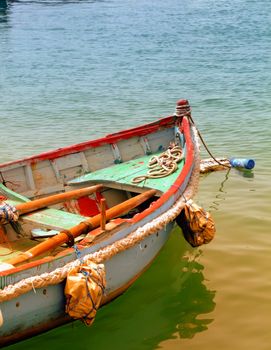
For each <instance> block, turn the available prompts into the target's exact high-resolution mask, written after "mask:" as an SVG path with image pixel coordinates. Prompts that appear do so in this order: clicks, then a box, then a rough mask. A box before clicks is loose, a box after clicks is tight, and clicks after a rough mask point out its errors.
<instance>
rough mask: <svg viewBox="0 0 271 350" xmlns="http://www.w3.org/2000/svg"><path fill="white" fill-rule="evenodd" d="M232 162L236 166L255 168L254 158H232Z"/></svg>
mask: <svg viewBox="0 0 271 350" xmlns="http://www.w3.org/2000/svg"><path fill="white" fill-rule="evenodd" d="M230 164H231V166H232V167H234V168H245V169H249V170H250V169H253V168H254V166H255V161H254V160H253V159H246V158H231V159H230Z"/></svg>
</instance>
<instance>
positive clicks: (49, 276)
mask: <svg viewBox="0 0 271 350" xmlns="http://www.w3.org/2000/svg"><path fill="white" fill-rule="evenodd" d="M192 133H193V135H194V139H195V143H196V146H195V166H194V168H193V171H192V175H191V179H190V182H189V184H188V186H187V188H186V190H185V191H184V194H183V196H181V197H180V198H179V199H178V200H177V201H176V202H175V203H174V204H173V205H172V207H171V208H169V209H168V210H166V211H165V212H164V213H162V214H161V215H159V216H158V217H156V218H155V219H153V220H152V221H150V222H148V223H146V224H144V225H143V226H141V227H138V228H137V229H136V230H135V231H133V232H131V233H130V234H128V236H126V237H124V238H122V239H120V240H118V241H116V242H114V243H112V244H110V245H108V246H106V247H103V248H101V249H100V250H98V251H96V252H94V253H90V254H87V255H85V256H83V257H82V258H81V259H76V260H73V261H71V262H69V263H67V264H66V265H65V266H63V267H59V268H56V269H55V270H53V271H50V272H44V273H42V274H40V275H36V276H31V277H28V278H24V279H22V280H20V281H18V282H17V283H14V284H10V285H7V286H5V287H4V288H3V289H0V303H1V302H4V301H8V300H11V299H13V298H16V297H18V296H20V295H22V294H25V293H27V292H30V291H31V290H35V289H38V288H43V287H47V286H49V285H56V284H59V283H61V282H63V281H64V280H65V279H66V278H67V276H68V274H69V272H70V271H72V269H73V268H74V267H80V265H82V261H83V264H87V265H88V264H89V262H93V263H95V264H104V263H105V262H106V261H107V260H109V259H111V258H112V257H113V256H115V255H117V254H120V253H121V252H123V251H125V250H127V249H130V248H132V247H134V246H135V245H136V244H140V243H141V242H142V240H143V239H145V238H147V237H148V236H150V235H152V234H155V233H157V232H158V231H159V230H161V229H162V228H164V227H165V226H166V225H167V224H169V223H170V222H172V221H173V220H175V219H176V218H177V216H178V215H179V214H180V212H181V211H182V210H183V208H184V206H185V203H186V202H187V200H188V199H190V198H192V197H193V196H194V194H195V192H196V191H197V187H198V182H199V163H200V158H199V144H198V139H197V131H196V128H195V127H192ZM7 265H9V264H7ZM12 267H13V266H12V265H9V266H6V269H7V270H8V269H11V268H12ZM2 271H4V270H2Z"/></svg>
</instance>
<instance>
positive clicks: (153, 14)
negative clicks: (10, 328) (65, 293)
mask: <svg viewBox="0 0 271 350" xmlns="http://www.w3.org/2000/svg"><path fill="white" fill-rule="evenodd" d="M2 1H3V0H2ZM2 7H3V6H2ZM180 98H187V99H189V101H190V104H191V106H192V113H193V117H194V119H195V121H196V123H197V126H198V129H199V130H200V132H201V133H202V135H203V137H204V140H205V142H206V143H207V145H208V147H209V149H210V150H211V152H212V153H213V154H214V155H215V156H216V157H221V156H226V157H235V156H236V157H247V158H252V159H254V160H255V162H256V166H255V168H254V169H253V171H251V172H246V171H239V170H236V169H232V170H230V171H220V172H215V173H211V174H209V175H207V176H202V178H201V181H200V189H199V192H198V195H197V197H196V202H197V203H198V204H200V205H202V206H203V207H204V208H205V209H207V210H209V211H211V213H212V215H213V217H214V219H215V222H216V228H217V232H216V237H215V239H214V240H213V242H211V243H210V244H209V245H206V246H203V247H200V248H199V249H192V248H190V247H189V246H188V244H186V243H185V242H184V240H183V238H182V234H181V231H180V230H179V229H178V228H175V229H174V230H173V232H172V235H171V238H170V240H169V241H168V244H167V245H166V246H165V248H164V249H163V251H162V252H161V254H160V255H159V257H158V258H157V259H156V260H155V262H154V263H153V265H152V266H151V268H150V269H149V270H148V271H147V272H146V273H145V274H144V275H143V276H142V277H141V278H140V279H139V280H138V281H137V282H136V283H135V284H134V285H133V286H132V287H131V288H130V289H129V290H128V291H127V292H126V293H125V294H124V295H122V296H121V297H119V298H118V299H116V300H115V301H114V302H112V303H111V304H109V305H107V306H105V307H103V308H101V309H100V310H99V311H98V313H97V317H96V320H95V323H94V324H93V326H92V327H90V328H87V327H85V326H84V325H83V324H82V323H80V322H79V321H78V322H74V323H73V324H69V325H65V326H63V327H60V328H57V329H54V330H52V331H50V332H48V333H45V334H42V335H40V336H37V337H34V338H32V339H29V340H26V341H23V342H20V343H18V344H15V345H12V346H10V347H9V348H10V349H14V350H23V349H27V350H29V349H39V350H43V349H46V350H48V349H50V350H55V349H57V350H62V349H63V350H66V349H76V350H84V349H96V350H100V349H118V350H119V349H127V350H129V349H134V350H137V349H138V350H141V349H142V350H151V349H165V350H175V349H184V350H194V349H197V350H199V349H201V350H217V349H220V350H229V349H230V350H250V349H253V350H255V349H257V350H270V349H271V232H270V228H271V219H270V207H271V205H270V204H271V190H270V188H271V186H270V181H271V179H270V174H271V156H270V154H271V142H270V138H271V2H270V0H257V1H256V0H227V1H226V0H217V1H214V0H167V1H165V0H163V1H162V0H126V1H124V0H100V1H99V0H96V1H95V0H92V1H91V0H81V1H73V0H70V1H69V0H63V1H62V0H19V1H17V0H15V1H10V2H9V3H8V7H7V8H6V9H4V8H3V9H2V10H0V140H1V141H0V162H5V161H9V160H13V159H17V158H21V157H25V156H28V155H32V154H37V153H39V152H43V151H47V150H51V149H54V148H58V147H62V146H66V145H69V144H72V143H77V142H81V141H85V140H88V139H92V138H96V137H98V136H102V135H105V134H107V133H111V132H113V131H117V130H119V129H125V128H127V127H132V126H135V125H139V124H143V123H145V122H148V121H152V120H154V119H155V118H157V117H162V116H166V115H169V114H172V113H173V112H174V109H175V102H176V101H177V100H178V99H180ZM202 157H203V158H205V157H206V152H204V149H203V147H202ZM14 317H16V315H14Z"/></svg>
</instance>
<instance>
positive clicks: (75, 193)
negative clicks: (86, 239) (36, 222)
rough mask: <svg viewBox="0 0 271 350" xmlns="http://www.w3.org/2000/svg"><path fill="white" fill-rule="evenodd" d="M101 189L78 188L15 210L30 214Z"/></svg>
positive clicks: (99, 186) (26, 203) (29, 203)
mask: <svg viewBox="0 0 271 350" xmlns="http://www.w3.org/2000/svg"><path fill="white" fill-rule="evenodd" d="M102 187H103V185H96V186H91V187H85V188H80V189H78V190H73V191H70V192H64V193H58V194H54V195H52V196H48V197H44V198H40V199H35V200H33V201H30V202H25V203H20V204H17V205H16V209H17V210H18V212H19V214H20V215H22V214H26V213H30V212H32V211H34V210H38V209H41V208H45V207H48V206H49V205H53V204H57V203H62V202H65V201H67V200H71V199H76V198H80V197H84V196H87V195H89V194H91V193H93V192H96V191H99V190H101V189H102Z"/></svg>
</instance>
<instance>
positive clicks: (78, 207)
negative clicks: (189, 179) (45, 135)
mask: <svg viewBox="0 0 271 350" xmlns="http://www.w3.org/2000/svg"><path fill="white" fill-rule="evenodd" d="M109 137H110V135H109ZM172 142H174V143H175V144H177V145H180V147H181V148H182V149H183V153H184V154H185V143H184V139H183V135H180V133H179V132H178V129H177V128H176V127H175V126H173V127H170V128H166V127H165V128H160V129H159V130H157V131H156V132H151V133H149V134H146V133H145V135H139V136H133V137H130V138H127V136H126V137H122V136H121V134H119V140H118V141H117V142H111V143H102V142H101V143H97V142H96V143H95V144H93V143H91V142H89V143H85V144H80V145H76V147H73V148H71V149H68V148H66V149H60V150H57V151H53V152H48V153H46V154H43V155H40V156H37V157H31V158H28V159H25V160H22V161H18V162H13V163H12V162H11V163H7V164H6V165H5V164H4V165H3V166H0V180H1V183H0V196H2V200H3V201H4V202H5V203H8V204H10V205H12V206H15V207H17V206H18V205H22V204H23V203H28V202H31V201H35V200H37V199H41V198H46V197H50V196H52V195H55V194H60V193H66V192H71V191H74V190H80V189H84V188H86V187H89V186H95V185H101V186H102V187H101V188H99V189H98V190H97V191H95V192H93V193H91V194H89V195H85V196H83V197H79V198H75V199H73V198H71V199H69V200H65V201H62V202H59V203H54V204H53V205H48V206H46V207H41V208H39V209H35V210H34V211H31V212H28V213H24V214H23V215H20V217H19V220H18V221H16V222H12V223H10V224H5V225H0V262H5V261H8V260H9V259H10V258H13V257H14V256H16V255H18V254H20V253H21V252H23V251H27V250H28V249H30V248H31V247H33V246H35V245H37V244H38V243H39V242H41V241H43V240H46V239H47V238H48V237H51V236H54V235H56V234H58V233H59V232H60V231H62V230H68V229H70V228H71V227H74V226H76V225H78V224H80V223H81V222H83V221H85V220H86V219H87V218H89V217H96V216H97V215H100V216H101V200H103V201H104V203H105V204H104V206H105V211H106V210H108V209H110V208H114V207H115V206H117V205H119V204H120V203H125V202H126V201H127V200H129V199H131V198H135V197H137V196H139V195H140V194H141V193H145V192H146V191H149V190H151V189H152V190H155V195H153V193H152V195H150V196H149V197H148V198H147V199H145V200H144V201H143V202H142V203H140V204H139V205H138V204H135V205H134V207H132V208H130V207H129V210H128V211H125V210H124V211H123V213H122V214H121V215H118V217H115V218H112V219H110V220H108V221H107V222H106V223H103V224H102V221H104V219H102V218H101V225H100V226H99V227H97V228H94V229H93V230H92V231H90V232H89V233H88V234H87V235H83V236H79V237H77V238H76V242H80V244H81V245H83V246H84V245H86V246H89V245H91V244H94V243H96V242H97V241H99V240H101V239H104V238H105V237H106V235H112V234H114V232H117V231H118V230H119V229H120V227H124V226H125V225H129V224H130V220H131V218H133V217H134V216H135V215H136V214H138V213H140V212H142V211H144V210H145V209H146V208H148V207H149V206H150V204H151V203H152V202H153V201H155V200H157V199H158V198H159V197H160V196H161V195H162V194H163V193H165V192H166V191H167V190H168V189H169V188H170V187H171V186H172V184H173V183H174V182H175V180H176V178H177V177H178V175H179V174H180V171H181V169H182V167H183V165H184V163H185V157H184V158H183V159H182V161H181V162H180V163H179V164H178V170H177V171H175V172H173V173H172V174H170V175H169V176H166V177H162V178H155V179H153V178H146V179H144V181H142V182H140V183H136V184H135V183H134V182H133V179H134V178H135V177H138V176H144V175H145V174H146V172H147V171H148V163H149V160H150V159H151V158H152V157H153V156H154V155H159V154H161V153H162V152H164V151H165V150H166V149H167V148H168V147H169V145H170V144H171V143H172ZM66 249H67V245H66V244H63V245H61V246H60V247H58V248H57V249H55V250H54V251H53V252H50V255H53V256H57V255H58V254H59V253H61V252H62V251H63V250H66Z"/></svg>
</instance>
